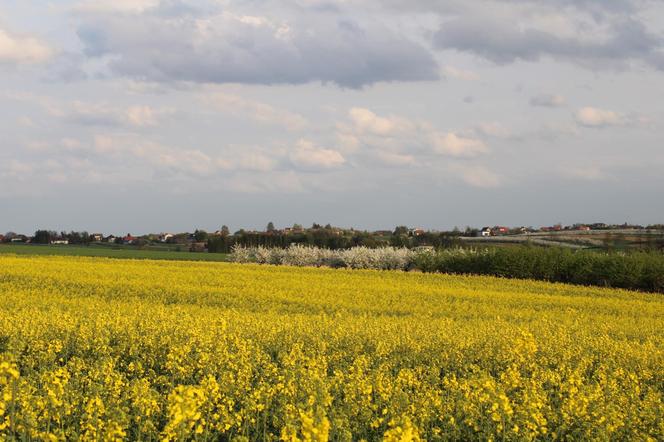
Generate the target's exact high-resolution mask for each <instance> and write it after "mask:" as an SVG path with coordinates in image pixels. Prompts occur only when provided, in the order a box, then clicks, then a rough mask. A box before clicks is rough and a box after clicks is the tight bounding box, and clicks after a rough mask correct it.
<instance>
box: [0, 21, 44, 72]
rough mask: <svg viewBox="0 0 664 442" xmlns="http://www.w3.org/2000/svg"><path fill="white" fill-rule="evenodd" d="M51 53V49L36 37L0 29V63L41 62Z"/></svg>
mask: <svg viewBox="0 0 664 442" xmlns="http://www.w3.org/2000/svg"><path fill="white" fill-rule="evenodd" d="M53 55H54V51H53V49H51V48H50V47H49V46H48V45H47V44H46V43H44V42H42V41H41V40H38V39H37V38H34V37H28V36H18V35H11V34H9V33H8V32H7V31H5V30H3V29H0V64H30V63H42V62H44V61H47V60H48V59H50V58H51V57H52V56H53Z"/></svg>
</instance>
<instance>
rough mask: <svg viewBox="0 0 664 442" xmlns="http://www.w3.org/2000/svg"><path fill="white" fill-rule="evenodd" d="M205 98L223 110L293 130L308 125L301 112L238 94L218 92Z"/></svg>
mask: <svg viewBox="0 0 664 442" xmlns="http://www.w3.org/2000/svg"><path fill="white" fill-rule="evenodd" d="M205 100H207V101H208V102H210V103H212V105H213V106H214V107H215V108H216V109H219V110H221V111H222V112H227V113H230V114H232V115H241V116H245V117H248V118H251V119H252V120H254V121H258V122H260V123H264V124H275V125H280V126H283V127H285V128H286V129H288V130H292V131H297V130H302V129H304V128H305V127H306V126H307V120H306V118H304V117H303V116H302V115H300V114H297V113H294V112H290V111H287V110H285V109H278V108H275V107H273V106H270V105H269V104H266V103H261V102H260V101H255V100H250V99H247V98H243V97H240V96H237V95H231V94H225V93H216V94H213V95H212V96H210V97H206V98H205Z"/></svg>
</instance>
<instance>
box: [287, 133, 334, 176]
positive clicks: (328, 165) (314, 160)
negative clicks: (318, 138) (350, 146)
mask: <svg viewBox="0 0 664 442" xmlns="http://www.w3.org/2000/svg"><path fill="white" fill-rule="evenodd" d="M289 157H290V161H291V162H292V163H293V165H295V166H296V167H298V168H302V169H307V170H320V169H335V168H338V167H340V166H343V165H344V164H345V163H346V159H345V158H344V156H343V155H342V154H341V153H340V152H338V151H336V150H332V149H325V148H322V147H319V146H316V145H315V144H314V143H312V142H311V141H308V140H300V141H298V143H297V145H296V146H295V148H294V149H293V151H292V152H291V153H290V156H289Z"/></svg>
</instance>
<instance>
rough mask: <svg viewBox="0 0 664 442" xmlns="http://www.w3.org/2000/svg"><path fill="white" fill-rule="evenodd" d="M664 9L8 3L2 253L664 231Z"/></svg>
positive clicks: (415, 0) (373, 1)
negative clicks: (37, 241) (105, 244)
mask: <svg viewBox="0 0 664 442" xmlns="http://www.w3.org/2000/svg"><path fill="white" fill-rule="evenodd" d="M663 193H664V2H661V1H660V0H546V1H544V0H474V1H472V2H469V1H467V0H446V1H440V0H409V1H403V0H402V1H397V0H290V1H280V0H196V1H194V0H58V1H45V0H4V1H3V2H2V3H0V208H1V209H0V231H2V232H5V231H10V230H11V231H18V232H24V233H30V232H32V231H34V230H36V229H41V228H46V229H54V230H65V229H66V230H72V229H73V230H87V231H101V232H104V233H115V234H124V233H129V232H131V233H134V234H141V233H148V232H161V231H193V230H194V229H196V228H201V229H206V230H216V229H219V228H220V227H221V225H224V224H225V225H228V226H230V227H231V229H233V230H234V229H239V228H241V227H244V228H251V229H254V228H264V227H265V225H266V224H267V223H268V222H269V221H272V222H274V223H275V225H277V226H278V227H279V226H281V227H283V226H290V225H292V224H294V223H300V224H303V225H310V224H311V223H313V222H317V223H321V224H326V223H331V224H333V225H338V226H345V227H351V226H353V227H356V228H362V229H384V228H393V227H394V226H396V225H408V226H411V227H423V228H427V229H451V228H453V227H454V226H459V227H461V228H463V227H465V226H476V227H481V226H485V225H509V226H521V225H525V226H542V225H551V224H555V223H558V222H561V223H566V224H569V223H575V222H586V223H589V222H608V223H623V222H630V223H640V224H650V223H661V222H664V199H663V198H662V194H663Z"/></svg>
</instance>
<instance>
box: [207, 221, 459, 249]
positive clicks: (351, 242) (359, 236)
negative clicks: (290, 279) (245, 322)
mask: <svg viewBox="0 0 664 442" xmlns="http://www.w3.org/2000/svg"><path fill="white" fill-rule="evenodd" d="M461 234H462V233H461V232H421V233H417V234H415V233H413V232H412V231H411V230H409V229H408V228H406V227H397V228H396V229H395V230H394V231H387V232H365V231H359V230H341V229H334V228H311V229H306V230H302V231H299V232H288V233H284V232H282V231H266V232H246V231H242V230H240V231H238V232H235V234H233V235H209V236H208V240H207V248H208V251H209V252H212V253H230V252H231V251H232V250H233V247H235V246H242V247H259V246H261V247H270V248H272V247H278V248H286V247H289V246H291V245H306V246H312V247H320V248H326V249H331V250H343V249H350V248H353V247H368V248H371V249H376V248H381V247H406V248H415V247H419V246H431V247H435V248H449V247H457V246H460V245H461V244H462V243H461V240H460V239H459V237H460V236H461Z"/></svg>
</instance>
